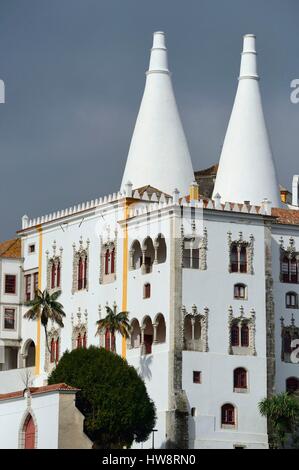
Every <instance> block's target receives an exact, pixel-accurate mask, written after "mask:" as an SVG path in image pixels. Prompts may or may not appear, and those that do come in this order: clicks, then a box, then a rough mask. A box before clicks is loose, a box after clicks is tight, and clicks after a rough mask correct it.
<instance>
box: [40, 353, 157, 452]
mask: <svg viewBox="0 0 299 470" xmlns="http://www.w3.org/2000/svg"><path fill="white" fill-rule="evenodd" d="M60 382H64V383H67V384H68V385H71V386H74V387H78V388H79V389H80V392H78V393H77V398H76V405H77V407H78V408H79V410H80V411H81V412H82V413H83V415H84V416H85V423H84V427H85V432H86V434H87V435H88V436H89V438H90V439H91V440H92V441H93V442H94V447H95V448H103V449H111V448H122V447H124V446H126V447H130V446H131V444H132V442H133V440H134V439H135V440H136V441H137V442H143V441H145V440H146V439H147V438H148V436H149V435H150V433H151V431H152V429H153V428H154V426H155V422H156V411H155V406H154V404H153V402H152V400H151V399H150V398H149V396H148V394H147V391H146V387H145V384H144V382H143V380H142V379H141V378H140V377H139V375H138V373H137V371H136V369H135V368H134V367H132V366H129V365H128V363H127V362H126V361H125V360H124V359H122V358H121V357H120V356H118V355H117V354H114V353H113V352H110V351H106V350H105V349H104V348H97V347H95V346H90V347H89V348H88V349H83V348H79V349H75V350H73V351H71V352H68V351H67V352H65V353H64V355H63V356H62V358H61V359H60V361H59V363H58V365H57V367H56V368H55V369H54V370H53V372H52V374H51V375H50V377H49V384H54V383H60Z"/></svg>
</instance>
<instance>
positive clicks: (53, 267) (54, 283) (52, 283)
mask: <svg viewBox="0 0 299 470" xmlns="http://www.w3.org/2000/svg"><path fill="white" fill-rule="evenodd" d="M55 287H56V266H55V263H52V268H51V289H54V288H55Z"/></svg>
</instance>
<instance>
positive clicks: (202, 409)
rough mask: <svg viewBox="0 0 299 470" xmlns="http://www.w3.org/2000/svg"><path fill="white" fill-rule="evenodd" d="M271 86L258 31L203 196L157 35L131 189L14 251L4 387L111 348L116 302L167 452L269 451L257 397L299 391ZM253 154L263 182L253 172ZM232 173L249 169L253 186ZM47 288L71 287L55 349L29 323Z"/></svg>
mask: <svg viewBox="0 0 299 470" xmlns="http://www.w3.org/2000/svg"><path fill="white" fill-rule="evenodd" d="M258 78H259V77H258V74H257V68H256V51H255V37H254V36H253V35H246V36H245V37H244V49H243V54H242V62H241V73H240V80H239V87H238V92H237V96H236V101H235V104H234V109H233V112H232V118H231V121H230V125H229V129H228V134H227V136H226V145H225V147H224V148H223V153H222V155H221V158H220V165H219V167H217V166H215V167H213V168H214V169H215V179H216V181H215V182H214V181H212V183H213V184H210V183H211V182H210V183H209V185H208V187H205V191H204V193H203V192H202V191H201V187H200V185H198V184H197V183H196V182H195V181H194V172H193V169H192V163H191V159H190V154H189V150H188V146H187V142H186V138H185V136H184V131H183V127H182V125H181V121H180V118H179V113H178V110H177V106H176V102H175V98H174V93H173V88H172V84H171V79H170V74H169V70H168V62H167V50H166V46H165V41H164V34H163V33H161V32H158V33H155V34H154V44H153V49H152V51H151V60H150V67H149V70H148V72H147V78H146V87H145V93H144V96H143V100H142V105H141V109H140V112H139V115H138V119H137V123H136V126H135V130H134V135H133V138H132V143H131V147H130V151H129V156H128V160H127V164H126V168H125V173H124V177H123V181H122V183H121V189H120V191H119V192H117V193H113V194H110V195H107V196H104V197H100V198H97V199H94V200H92V201H88V202H86V203H82V204H79V205H76V206H74V207H70V208H67V209H64V210H59V211H57V212H54V213H52V214H49V215H45V216H42V217H38V218H36V219H29V217H28V216H26V215H25V216H24V217H23V218H22V227H21V229H20V230H19V231H18V238H17V241H12V242H11V243H18V246H19V249H18V252H17V253H16V254H15V256H16V257H15V258H12V259H11V258H10V257H6V258H4V257H2V258H1V289H2V291H1V297H0V303H1V330H0V338H1V348H2V349H0V351H1V354H2V355H1V356H0V364H1V367H2V371H1V372H0V392H2V393H7V392H9V391H13V390H17V389H21V388H22V387H21V386H20V384H21V383H22V377H21V372H22V371H25V370H29V371H30V380H31V382H32V384H33V385H35V386H42V385H45V384H46V381H47V376H48V374H49V373H50V372H51V370H52V368H53V367H55V364H56V363H57V361H59V358H60V357H61V355H62V354H63V352H64V351H65V350H66V349H68V350H72V349H74V348H77V347H88V346H89V345H91V344H95V345H98V346H101V347H106V348H107V349H110V348H111V343H112V341H114V339H113V338H111V336H110V334H109V331H106V332H103V334H102V335H101V336H100V337H99V336H95V333H96V321H97V320H99V319H100V318H103V317H104V316H105V314H106V306H109V307H111V308H112V309H116V310H117V311H128V312H129V319H130V323H131V335H130V338H129V339H128V340H125V339H124V338H122V337H120V336H117V337H116V338H115V341H116V351H117V353H119V354H120V355H122V356H123V357H124V358H126V359H127V361H128V362H129V363H130V364H132V365H134V366H135V367H136V369H137V370H138V371H139V373H140V375H141V377H142V378H143V379H144V381H145V383H146V386H147V389H148V393H149V395H150V397H151V398H152V399H153V401H154V402H155V405H156V408H157V425H156V429H157V432H156V435H155V443H156V447H157V448H234V447H246V448H267V447H268V436H267V423H266V420H265V418H263V417H261V415H260V414H259V411H258V403H259V401H260V400H261V399H263V398H264V397H266V396H271V395H272V394H273V393H277V392H281V391H284V390H288V391H290V392H294V391H296V390H298V388H299V372H298V368H299V365H298V360H297V355H296V344H297V343H296V339H299V320H298V306H299V305H298V294H299V287H298V286H299V273H298V270H299V211H298V197H297V199H296V197H293V200H292V204H287V203H286V202H285V201H283V200H281V199H280V198H279V186H278V182H277V179H276V172H275V168H274V163H273V159H272V155H271V151H270V146H269V138H268V135H267V133H266V128H265V125H264V118H263V113H262V105H261V99H260V93H259V88H258ZM253 98H254V99H253ZM249 102H250V106H249V107H248V103H249ZM246 110H247V111H248V112H246ZM236 116H237V117H236ZM255 116H256V117H257V119H256V120H255V119H254V118H255ZM236 123H238V125H236ZM248 146H249V148H251V153H250V158H251V163H250V164H251V165H252V167H253V168H255V165H256V163H255V161H254V160H255V159H256V160H257V162H258V165H259V166H258V168H260V172H257V176H256V177H255V178H253V177H252V175H251V174H247V172H246V171H243V173H242V175H241V174H239V173H240V172H242V165H241V167H239V160H241V163H242V162H243V163H244V167H247V166H248V158H249V157H248ZM236 162H237V164H236ZM234 172H235V173H234ZM203 174H204V172H203ZM259 174H260V179H259ZM227 175H230V176H231V178H233V177H234V175H235V179H236V178H237V179H238V178H239V177H241V176H242V179H243V183H242V184H241V186H240V187H239V189H238V187H237V186H235V185H234V181H233V179H230V180H228V179H227ZM227 181H229V184H228V185H227V184H226V182H227ZM238 181H239V180H238ZM214 183H215V187H214ZM236 191H237V192H238V194H237V193H236ZM222 193H223V195H224V196H222ZM297 195H298V191H297ZM0 257H1V253H0ZM7 275H14V276H15V281H13V280H12V278H8V277H7ZM9 286H10V287H9ZM12 286H15V287H12ZM37 287H38V288H39V289H42V290H43V289H45V288H47V289H48V290H49V291H50V292H54V291H55V290H60V291H61V297H60V301H61V303H62V304H63V306H64V310H65V312H66V319H65V326H64V328H58V327H57V326H56V325H55V324H50V325H49V329H48V338H49V348H50V352H49V351H48V348H47V347H46V344H45V337H44V334H43V332H42V331H41V329H40V325H39V324H38V323H36V322H32V321H28V320H26V319H24V318H23V314H24V313H25V311H26V306H24V302H25V301H28V300H30V299H33V297H34V292H35V289H36V288H37ZM7 289H8V290H10V291H11V292H7ZM8 295H10V296H9V297H8ZM5 305H7V307H5ZM5 308H8V309H9V308H11V309H15V316H14V318H15V322H14V323H12V317H13V315H12V313H9V312H6V311H5ZM8 324H9V325H12V324H13V325H14V328H12V327H10V328H7V327H4V326H5V325H6V326H7V325H8ZM7 330H9V331H7ZM298 345H299V341H298ZM9 348H11V349H13V348H15V349H14V350H13V352H12V351H8V349H9ZM7 351H8V352H7ZM27 385H28V384H27ZM23 388H24V387H23ZM136 446H137V447H140V444H138V445H137V444H136ZM143 447H144V448H146V447H151V439H149V441H148V442H146V443H144V444H143Z"/></svg>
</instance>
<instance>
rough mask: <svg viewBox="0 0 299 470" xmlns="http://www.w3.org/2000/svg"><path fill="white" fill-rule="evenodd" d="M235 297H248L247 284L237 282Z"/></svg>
mask: <svg viewBox="0 0 299 470" xmlns="http://www.w3.org/2000/svg"><path fill="white" fill-rule="evenodd" d="M234 298H235V299H240V300H246V299H247V287H246V285H245V284H235V285H234Z"/></svg>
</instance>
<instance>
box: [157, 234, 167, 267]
mask: <svg viewBox="0 0 299 470" xmlns="http://www.w3.org/2000/svg"><path fill="white" fill-rule="evenodd" d="M156 244H157V255H156V257H157V262H158V263H159V264H160V263H165V261H166V258H167V248H166V243H165V238H164V237H163V236H162V235H161V234H160V235H159V236H158V238H157V240H156Z"/></svg>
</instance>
